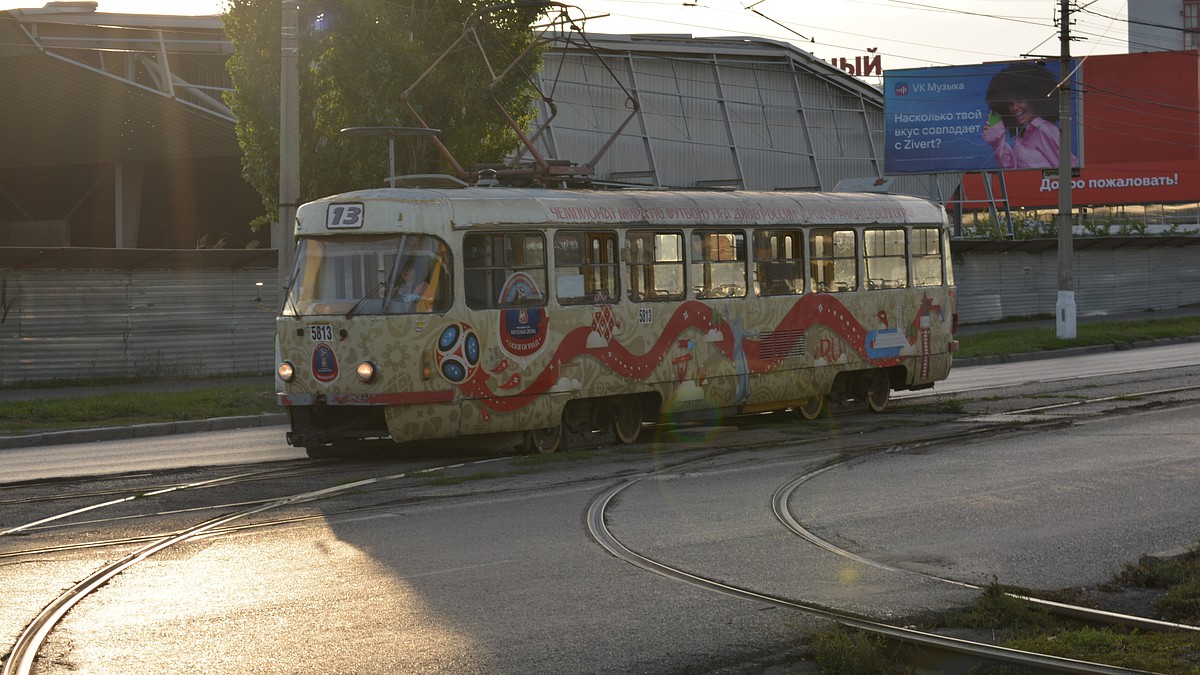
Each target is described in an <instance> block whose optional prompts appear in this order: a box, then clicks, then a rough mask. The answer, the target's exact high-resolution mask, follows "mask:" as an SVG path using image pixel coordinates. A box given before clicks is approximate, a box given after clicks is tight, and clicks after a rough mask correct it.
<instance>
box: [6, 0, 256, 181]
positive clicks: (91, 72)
mask: <svg viewBox="0 0 1200 675" xmlns="http://www.w3.org/2000/svg"><path fill="white" fill-rule="evenodd" d="M93 9H94V3H50V5H48V6H47V7H46V8H43V9H16V10H9V11H6V12H0V90H2V91H4V92H5V105H4V106H0V147H3V148H4V149H5V151H4V153H2V154H0V168H3V167H16V166H54V165H64V164H88V163H101V162H119V161H147V160H160V159H172V158H182V157H213V156H231V155H238V154H240V150H239V148H238V145H237V139H236V136H235V135H234V133H233V125H234V121H235V120H234V117H233V115H232V114H231V113H230V112H229V109H228V108H226V107H225V106H224V104H223V103H222V102H221V92H222V91H223V90H225V89H228V88H229V78H228V75H227V74H226V73H225V67H224V63H225V60H226V59H227V58H228V56H229V54H230V53H232V47H231V45H230V43H229V41H228V40H227V39H226V38H225V36H224V32H223V29H222V25H221V20H220V18H219V17H216V16H212V17H180V16H150V15H137V14H103V13H97V12H95V11H93Z"/></svg>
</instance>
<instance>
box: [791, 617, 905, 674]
mask: <svg viewBox="0 0 1200 675" xmlns="http://www.w3.org/2000/svg"><path fill="white" fill-rule="evenodd" d="M811 649H812V651H811V655H812V660H813V662H814V663H816V664H817V666H818V667H819V668H820V670H821V672H822V673H825V674H826V675H863V674H865V673H873V674H876V675H886V674H887V673H899V672H904V671H903V670H902V667H901V666H900V664H898V663H897V662H896V660H895V659H893V658H892V655H891V654H890V653H889V650H888V646H887V642H886V641H885V640H884V639H883V638H881V637H878V636H875V635H871V634H870V633H866V632H864V631H860V630H854V629H852V628H846V627H844V626H836V627H834V628H831V629H829V630H822V631H818V632H816V633H814V634H813V636H812V642H811Z"/></svg>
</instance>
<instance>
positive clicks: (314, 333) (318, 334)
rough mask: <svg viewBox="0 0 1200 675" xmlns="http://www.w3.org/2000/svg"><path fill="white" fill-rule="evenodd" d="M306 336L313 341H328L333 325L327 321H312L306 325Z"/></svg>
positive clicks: (331, 337) (330, 338)
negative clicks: (312, 322)
mask: <svg viewBox="0 0 1200 675" xmlns="http://www.w3.org/2000/svg"><path fill="white" fill-rule="evenodd" d="M308 337H310V338H312V341H313V342H329V341H331V340H333V326H332V325H330V324H327V323H314V324H312V325H310V326H309V327H308Z"/></svg>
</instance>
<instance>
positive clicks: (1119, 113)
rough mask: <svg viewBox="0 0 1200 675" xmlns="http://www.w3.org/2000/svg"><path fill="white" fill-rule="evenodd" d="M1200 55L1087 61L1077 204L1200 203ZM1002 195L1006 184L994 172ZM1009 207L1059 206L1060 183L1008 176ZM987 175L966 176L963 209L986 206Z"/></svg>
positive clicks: (1032, 175) (1031, 175)
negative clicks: (1002, 185)
mask: <svg viewBox="0 0 1200 675" xmlns="http://www.w3.org/2000/svg"><path fill="white" fill-rule="evenodd" d="M1197 57H1198V52H1196V51H1186V52H1147V53H1142V54H1111V55H1104V56H1092V57H1088V58H1087V59H1084V60H1083V66H1082V69H1081V70H1082V85H1083V100H1082V104H1081V105H1082V109H1083V115H1082V118H1083V129H1084V131H1083V142H1084V148H1085V153H1086V157H1087V163H1086V166H1084V167H1083V168H1082V169H1080V170H1079V175H1078V176H1077V177H1075V178H1074V179H1072V184H1071V201H1072V203H1074V204H1077V205H1097V206H1099V205H1116V204H1143V203H1171V202H1189V201H1200V112H1198V106H1200V74H1198V73H1200V69H1198V68H1197V63H1196V62H1197ZM989 175H990V176H991V177H992V181H993V190H994V193H995V195H996V198H997V199H999V198H1000V197H1001V192H1000V187H999V179H998V177H997V175H996V174H989ZM1004 179H1005V183H1006V186H1007V189H1008V200H1009V206H1011V207H1013V208H1021V207H1028V208H1054V207H1057V206H1058V179H1057V178H1054V177H1045V176H1043V173H1042V172H1039V171H1009V172H1006V173H1005V174H1004ZM986 199H987V193H986V192H985V190H984V184H983V177H982V174H968V175H967V176H965V177H964V179H963V206H964V207H966V208H970V209H973V208H982V207H983V206H984V205H985V204H986Z"/></svg>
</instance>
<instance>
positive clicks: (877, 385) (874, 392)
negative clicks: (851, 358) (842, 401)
mask: <svg viewBox="0 0 1200 675" xmlns="http://www.w3.org/2000/svg"><path fill="white" fill-rule="evenodd" d="M891 398H892V383H891V382H889V381H888V376H887V373H886V372H884V371H882V370H876V371H872V372H871V374H869V375H867V396H866V399H867V407H868V408H870V409H871V411H872V412H883V410H884V408H886V407H887V405H888V401H890V400H891Z"/></svg>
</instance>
